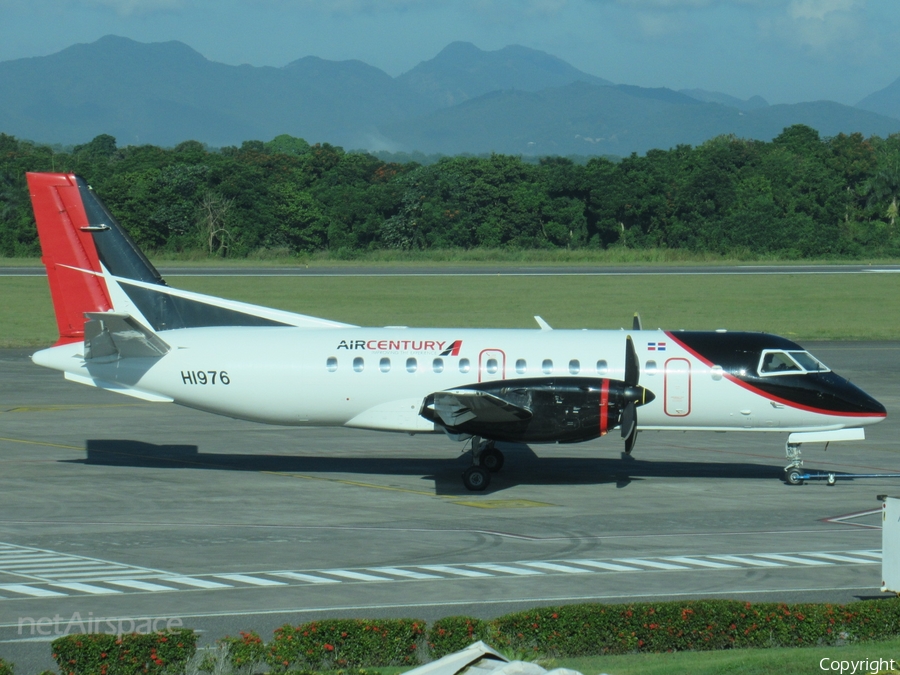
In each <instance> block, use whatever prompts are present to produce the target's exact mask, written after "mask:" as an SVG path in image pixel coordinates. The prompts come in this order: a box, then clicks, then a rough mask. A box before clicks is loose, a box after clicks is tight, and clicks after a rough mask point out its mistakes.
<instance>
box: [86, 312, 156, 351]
mask: <svg viewBox="0 0 900 675" xmlns="http://www.w3.org/2000/svg"><path fill="white" fill-rule="evenodd" d="M84 316H85V318H86V319H87V322H86V323H85V324H84V359H85V361H90V360H92V359H104V358H110V357H112V358H123V359H124V358H135V357H143V358H159V357H160V356H164V355H165V354H166V353H167V352H168V351H169V345H167V344H166V343H165V342H164V341H163V340H162V339H160V337H159V336H158V335H157V334H156V333H154V332H153V331H151V330H150V329H149V328H147V327H145V326H143V325H142V324H141V323H140V322H139V321H137V320H136V319H134V318H133V317H131V316H129V315H128V314H119V313H117V312H85V315H84Z"/></svg>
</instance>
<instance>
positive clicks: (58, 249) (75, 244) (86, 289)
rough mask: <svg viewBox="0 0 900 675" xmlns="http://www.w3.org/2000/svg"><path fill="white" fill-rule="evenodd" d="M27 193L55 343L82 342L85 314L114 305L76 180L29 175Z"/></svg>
mask: <svg viewBox="0 0 900 675" xmlns="http://www.w3.org/2000/svg"><path fill="white" fill-rule="evenodd" d="M27 177H28V188H29V192H30V193H31V204H32V206H33V207H34V218H35V220H36V221H37V227H38V236H39V237H40V240H41V251H42V253H43V257H42V258H41V260H42V262H43V263H44V265H45V266H46V268H47V279H48V281H49V282H50V295H51V296H52V298H53V308H54V310H55V311H56V323H57V325H58V326H59V343H66V342H76V341H80V340H83V339H84V321H85V319H84V313H85V312H106V311H108V310H110V309H112V302H111V301H110V298H109V293H108V292H107V290H106V285H105V283H104V281H103V279H102V277H99V276H97V275H96V274H91V272H95V273H99V272H101V268H100V259H99V257H98V255H97V249H96V247H95V246H94V240H93V238H92V237H91V233H90V230H88V229H86V228H88V227H89V223H88V218H87V215H86V214H85V210H84V204H83V203H82V200H81V195H80V194H79V190H78V186H77V185H76V182H75V176H74V175H72V174H63V173H29V174H27Z"/></svg>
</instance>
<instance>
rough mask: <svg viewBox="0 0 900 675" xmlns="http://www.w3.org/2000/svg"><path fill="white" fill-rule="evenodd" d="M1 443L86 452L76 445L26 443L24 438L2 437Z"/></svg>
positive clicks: (0, 437)
mask: <svg viewBox="0 0 900 675" xmlns="http://www.w3.org/2000/svg"><path fill="white" fill-rule="evenodd" d="M0 441H6V442H7V443H24V444H26V445H43V446H44V447H47V448H63V449H64V450H84V448H79V447H76V446H74V445H60V444H59V443H47V442H45V441H26V440H24V439H22V438H3V437H2V436H0Z"/></svg>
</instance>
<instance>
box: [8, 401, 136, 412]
mask: <svg viewBox="0 0 900 675" xmlns="http://www.w3.org/2000/svg"><path fill="white" fill-rule="evenodd" d="M137 405H141V404H140V403H106V404H103V405H86V404H84V403H71V404H65V405H64V404H60V405H23V406H17V407H15V408H10V409H9V410H2V411H0V412H4V413H20V412H59V411H62V410H85V409H91V410H96V409H97V408H130V407H133V406H137Z"/></svg>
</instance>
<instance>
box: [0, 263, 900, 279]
mask: <svg viewBox="0 0 900 675" xmlns="http://www.w3.org/2000/svg"><path fill="white" fill-rule="evenodd" d="M159 272H160V274H162V276H163V277H183V276H188V277H191V276H221V277H232V276H248V277H285V276H288V277H293V276H296V277H344V276H353V277H378V276H402V277H451V276H457V277H458V276H659V275H670V276H671V275H676V276H693V275H736V274H740V275H743V274H749V275H773V274H802V275H808V274H897V273H900V265H858V264H857V265H808V264H806V265H647V266H642V265H528V264H521V265H517V264H493V265H492V264H473V265H447V264H445V263H441V264H439V265H433V266H431V265H427V264H422V265H377V266H374V265H370V266H366V265H353V266H341V265H336V266H320V265H313V266H312V267H310V266H305V265H297V266H283V265H281V266H248V267H240V266H236V265H229V266H227V267H214V266H202V267H198V266H189V267H188V266H178V265H160V267H159ZM15 276H27V277H42V276H46V272H45V271H44V268H43V267H0V277H15Z"/></svg>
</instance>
